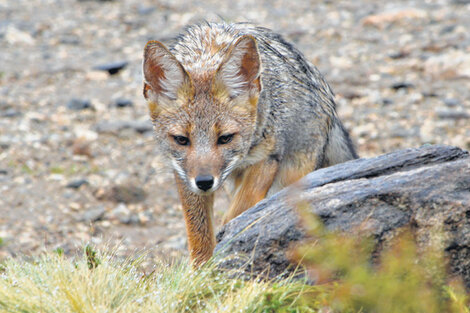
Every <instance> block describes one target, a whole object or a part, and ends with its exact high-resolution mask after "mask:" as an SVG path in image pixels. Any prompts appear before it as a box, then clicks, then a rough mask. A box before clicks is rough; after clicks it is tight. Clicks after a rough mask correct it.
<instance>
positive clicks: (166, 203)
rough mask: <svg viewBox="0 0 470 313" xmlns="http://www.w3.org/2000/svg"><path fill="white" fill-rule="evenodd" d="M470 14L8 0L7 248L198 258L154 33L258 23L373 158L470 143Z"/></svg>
mask: <svg viewBox="0 0 470 313" xmlns="http://www.w3.org/2000/svg"><path fill="white" fill-rule="evenodd" d="M469 16H470V1H465V0H452V1H450V0H449V1H446V0H442V1H440V0H434V1H433V0H428V1H424V0H423V1H393V2H390V1H373V0H360V1H331V0H330V1H270V0H264V1H263V0H261V1H230V2H229V1H227V2H219V1H204V3H203V2H202V1H192V2H191V3H187V2H186V1H182V0H173V1H170V0H165V1H137V0H122V1H118V0H115V1H92V0H89V1H78V0H61V1H60V0H17V1H11V0H0V259H2V258H5V257H8V256H17V255H37V254H39V253H40V252H41V251H44V250H53V249H56V248H61V249H63V250H64V251H65V252H66V253H69V254H73V253H75V252H76V251H77V249H80V247H81V246H82V245H83V243H86V242H91V243H93V244H94V245H96V246H110V247H115V246H116V244H118V248H117V249H116V250H117V252H116V253H117V254H118V255H123V256H126V255H129V254H132V253H134V251H135V250H139V249H142V248H151V250H150V255H151V256H161V257H164V258H169V257H178V256H180V255H181V254H183V255H184V254H186V250H185V249H186V248H185V245H186V238H185V230H184V223H183V219H182V215H181V212H180V205H179V203H178V198H177V194H176V190H175V186H174V182H173V179H172V174H171V173H166V172H164V171H162V170H161V167H160V166H159V161H158V158H157V157H156V154H155V149H154V145H153V142H152V130H151V125H150V123H149V121H148V117H147V109H146V105H145V103H144V99H143V97H142V76H141V62H142V51H143V47H144V45H145V43H146V42H147V40H150V39H157V40H162V41H166V40H168V39H169V38H171V37H172V36H174V35H175V34H177V33H178V32H179V31H180V30H181V28H182V27H183V26H184V25H186V24H188V23H192V22H197V21H200V20H202V19H207V20H219V21H220V20H221V19H224V20H226V21H252V22H255V23H258V24H260V25H262V26H266V27H269V28H271V29H273V30H275V31H278V32H280V33H281V34H283V35H284V36H285V37H286V38H287V39H288V40H290V41H292V42H294V43H295V44H296V45H297V47H298V48H299V49H300V50H301V51H303V52H304V53H305V55H306V56H307V57H308V59H310V60H311V61H312V62H313V63H314V64H316V65H317V67H318V68H319V69H320V71H321V72H322V73H323V74H324V75H325V76H326V78H327V80H328V82H329V83H330V85H331V86H332V88H333V90H334V91H335V92H336V95H337V103H338V111H339V114H340V116H341V117H342V119H343V121H344V123H345V125H346V127H347V128H348V129H349V130H350V132H351V135H352V138H353V140H354V141H355V143H356V145H357V147H358V150H359V154H360V155H361V156H374V155H377V154H381V153H384V152H388V151H392V150H395V149H399V148H406V147H416V146H420V145H422V144H425V143H441V144H450V145H455V146H459V147H461V148H464V149H470V28H469V27H470V18H469ZM226 204H227V200H226V199H225V197H224V195H220V196H219V199H218V200H217V205H216V207H217V208H216V214H217V217H218V220H220V217H221V216H222V214H223V211H224V207H226Z"/></svg>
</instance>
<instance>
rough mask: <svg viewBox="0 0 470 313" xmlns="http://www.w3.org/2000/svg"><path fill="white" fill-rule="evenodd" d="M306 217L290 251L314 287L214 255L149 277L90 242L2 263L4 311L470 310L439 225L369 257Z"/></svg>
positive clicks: (368, 247)
mask: <svg viewBox="0 0 470 313" xmlns="http://www.w3.org/2000/svg"><path fill="white" fill-rule="evenodd" d="M303 221H304V222H305V224H306V227H307V229H309V235H310V238H311V239H310V240H309V241H307V242H304V243H302V244H301V245H299V246H297V247H296V248H294V249H292V250H291V252H290V255H291V256H292V258H293V259H297V260H300V261H301V263H302V264H303V265H304V266H305V268H306V269H307V270H308V273H309V275H310V278H313V279H315V280H316V282H317V285H315V286H311V285H308V284H306V283H305V281H302V280H300V281H295V280H293V279H284V280H277V281H274V280H272V281H265V280H264V281H263V280H261V279H253V280H241V279H236V278H233V277H235V276H236V275H233V274H234V273H233V272H228V273H227V272H221V271H220V270H217V266H216V264H214V262H210V263H209V264H206V265H205V266H204V267H202V268H201V269H199V270H193V269H192V268H191V267H190V266H189V265H188V261H187V260H181V261H180V262H179V263H175V264H173V265H167V264H163V263H157V264H156V265H155V268H154V270H153V271H152V272H151V273H150V274H146V273H145V272H143V270H142V269H141V266H140V264H141V260H142V259H143V257H142V258H140V259H137V260H126V261H123V260H119V259H118V258H116V257H113V256H112V255H110V254H102V253H100V252H99V251H98V252H97V251H95V250H94V249H93V248H92V247H91V246H86V247H85V248H84V253H83V256H82V257H80V258H75V259H74V258H68V257H66V256H65V255H64V253H63V250H62V249H56V250H54V251H52V252H50V253H46V254H44V255H42V256H41V257H40V258H38V259H36V260H34V261H24V260H18V259H9V260H6V261H4V262H2V264H1V265H0V312H15V313H16V312H18V313H20V312H21V313H33V312H34V313H38V312H41V313H52V312H60V313H68V312H74V313H92V312H93V313H95V312H103V313H104V312H107V313H114V312H116V313H117V312H120V313H127V312H129V313H138V312H250V313H251V312H260V313H261V312H374V313H392V312H393V313H394V312H397V313H398V312H399V313H402V312H426V313H428V312H431V313H432V312H452V313H453V312H455V313H469V312H470V309H469V296H468V294H467V292H466V291H465V289H464V288H463V287H462V284H461V282H460V281H458V280H455V279H449V278H448V277H447V275H446V271H445V268H446V262H445V258H444V257H443V255H442V253H440V251H442V247H441V245H440V243H439V241H440V240H439V236H438V232H436V238H437V239H436V240H433V245H431V247H430V248H429V249H427V250H425V251H419V249H418V248H417V246H416V244H415V240H414V238H413V236H412V233H411V232H410V231H406V230H404V231H403V235H401V236H398V237H397V239H396V240H395V241H392V242H391V243H390V245H389V246H388V247H386V248H384V249H383V251H382V252H381V254H380V255H379V256H377V260H378V262H377V263H376V264H372V263H371V262H370V261H371V252H372V249H373V245H372V244H371V241H370V240H369V239H368V238H363V237H358V236H353V235H350V234H349V235H344V234H340V233H332V232H328V231H326V230H325V228H324V227H323V226H322V225H321V223H319V222H318V220H317V219H315V218H311V217H310V216H304V217H303Z"/></svg>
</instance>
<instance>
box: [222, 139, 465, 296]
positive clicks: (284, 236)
mask: <svg viewBox="0 0 470 313" xmlns="http://www.w3.org/2000/svg"><path fill="white" fill-rule="evenodd" d="M303 204H309V205H310V207H309V211H310V212H312V213H314V214H316V215H317V216H318V217H320V218H321V219H322V220H323V222H324V224H325V225H326V227H327V228H328V229H330V230H339V231H346V232H354V230H355V229H357V228H358V226H361V225H362V226H364V225H367V229H366V231H367V232H368V233H369V234H371V235H373V238H374V239H375V240H376V244H377V245H376V251H378V250H380V247H382V245H383V244H384V243H386V242H387V241H388V240H390V239H391V238H393V237H394V236H395V235H396V234H397V233H399V229H400V228H401V227H404V226H407V225H412V228H413V229H414V230H415V233H416V235H417V238H418V243H419V244H420V245H425V244H426V239H427V238H428V235H429V234H430V232H432V231H434V229H435V227H436V226H437V227H439V226H442V229H443V233H444V238H446V241H445V247H444V248H445V252H446V254H447V256H448V257H449V259H450V271H451V273H452V274H458V275H460V276H462V277H463V279H464V281H465V284H466V286H467V287H469V288H470V157H469V154H468V152H466V151H463V150H461V149H459V148H456V147H450V146H438V145H436V146H423V147H421V148H417V149H406V150H399V151H396V152H392V153H389V154H385V155H381V156H378V157H375V158H370V159H358V160H353V161H349V162H346V163H343V164H338V165H335V166H332V167H329V168H324V169H320V170H317V171H314V172H312V173H310V174H308V175H307V176H306V177H304V178H303V179H301V180H300V181H299V182H298V183H296V184H295V185H292V186H289V187H287V188H285V189H283V190H281V191H280V192H278V193H277V194H275V195H273V196H272V197H270V198H268V199H265V200H263V201H261V202H260V203H258V204H257V205H256V206H254V207H252V208H251V209H249V210H248V211H246V212H244V213H243V214H241V215H240V216H238V217H237V218H235V219H233V220H232V221H230V222H229V223H227V224H226V225H225V226H223V227H222V229H221V230H220V232H219V233H218V235H217V240H218V244H217V246H216V249H215V253H216V255H218V256H221V257H225V256H229V255H230V256H231V258H229V259H227V260H226V261H224V262H223V263H222V266H224V267H238V266H241V265H243V264H245V263H246V257H245V258H243V257H237V256H236V255H245V256H246V255H249V256H251V261H250V262H249V264H248V266H247V267H246V272H247V273H252V274H254V275H256V274H259V273H261V272H264V273H265V272H266V271H267V270H269V276H270V277H276V276H278V275H281V274H282V273H285V271H286V270H289V269H290V268H292V267H291V266H290V264H289V261H288V259H287V257H286V254H285V252H286V250H287V249H288V246H289V245H290V244H292V243H294V242H296V241H298V240H300V239H302V238H304V236H305V234H304V231H303V230H302V228H301V227H300V226H299V220H298V217H297V214H296V213H295V210H296V208H298V207H299V206H300V205H303ZM362 231H364V230H362Z"/></svg>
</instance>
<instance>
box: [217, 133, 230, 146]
mask: <svg viewBox="0 0 470 313" xmlns="http://www.w3.org/2000/svg"><path fill="white" fill-rule="evenodd" d="M232 139H233V134H228V135H223V136H220V137H219V139H217V143H218V144H219V145H225V144H226V143H229V142H230V141H232Z"/></svg>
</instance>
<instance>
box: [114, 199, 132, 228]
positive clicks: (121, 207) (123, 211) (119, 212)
mask: <svg viewBox="0 0 470 313" xmlns="http://www.w3.org/2000/svg"><path fill="white" fill-rule="evenodd" d="M109 215H110V218H114V219H117V220H119V222H121V223H123V224H130V222H131V211H130V210H129V209H128V208H127V206H126V204H124V203H119V204H118V205H117V206H116V208H115V209H113V210H112V211H111V212H110V214H109Z"/></svg>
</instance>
